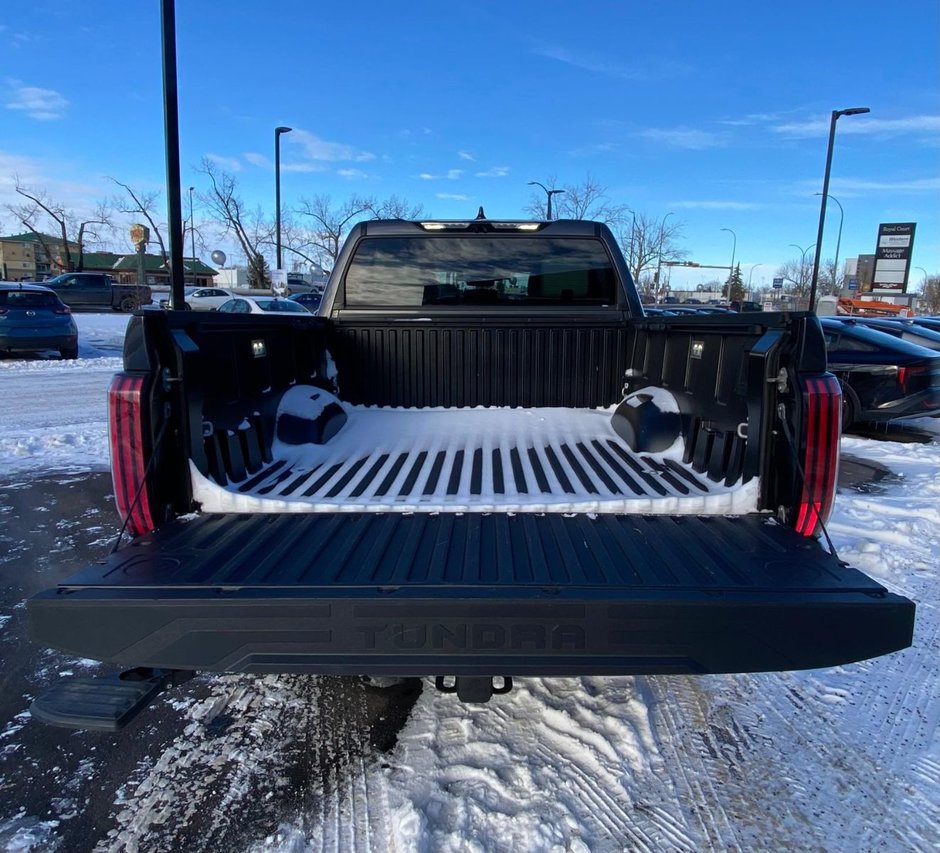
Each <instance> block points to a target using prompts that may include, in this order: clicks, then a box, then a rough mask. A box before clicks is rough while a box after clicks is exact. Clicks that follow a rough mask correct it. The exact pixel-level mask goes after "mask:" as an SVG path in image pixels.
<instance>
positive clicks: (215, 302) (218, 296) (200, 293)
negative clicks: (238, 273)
mask: <svg viewBox="0 0 940 853" xmlns="http://www.w3.org/2000/svg"><path fill="white" fill-rule="evenodd" d="M234 295H235V294H234V293H232V291H230V290H223V289H222V288H221V287H195V288H193V289H192V290H187V293H186V304H187V305H188V306H189V307H190V308H192V309H193V311H216V310H218V309H219V308H220V307H221V306H222V305H223V304H225V303H226V302H228V301H229V299H231V298H232V297H233V296H234Z"/></svg>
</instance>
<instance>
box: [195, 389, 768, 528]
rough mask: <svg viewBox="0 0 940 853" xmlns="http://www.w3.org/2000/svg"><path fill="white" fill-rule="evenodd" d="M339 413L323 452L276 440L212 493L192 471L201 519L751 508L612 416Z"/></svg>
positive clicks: (738, 494)
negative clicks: (205, 515)
mask: <svg viewBox="0 0 940 853" xmlns="http://www.w3.org/2000/svg"><path fill="white" fill-rule="evenodd" d="M294 390H295V391H297V392H298V395H296V396H295V400H296V398H297V396H303V395H304V394H306V392H307V391H312V392H313V395H314V396H316V395H317V394H320V400H319V402H318V404H317V406H318V408H317V409H315V410H314V412H313V414H315V413H316V411H319V409H320V408H322V406H323V405H329V404H334V405H335V404H336V403H338V401H337V400H336V398H335V397H333V396H332V395H329V394H325V393H323V392H318V391H317V389H300V388H297V389H294ZM308 396H309V395H308ZM282 408H283V407H282ZM287 408H288V409H289V408H290V406H288V407H287ZM343 410H344V411H345V413H346V416H347V417H348V421H347V422H346V424H345V426H343V427H342V428H341V429H340V430H339V432H338V433H337V434H336V435H335V436H333V437H331V438H330V440H329V441H327V442H326V443H325V444H314V443H305V444H303V445H297V444H293V445H291V444H287V443H285V442H284V441H281V440H278V439H275V441H274V444H273V448H272V451H273V460H272V462H271V463H270V464H268V465H266V466H264V467H263V468H262V470H260V471H258V472H256V473H254V474H251V475H247V474H246V476H244V477H243V478H242V479H241V480H240V481H233V482H229V483H226V484H225V485H221V484H219V483H217V482H215V481H214V480H213V479H212V478H211V477H210V476H206V475H204V474H202V473H200V472H199V471H198V470H197V468H196V466H195V465H194V464H191V466H190V468H191V474H192V481H193V498H194V500H196V501H197V502H198V503H199V504H200V505H201V507H202V509H203V511H205V512H311V511H312V512H364V511H365V512H367V511H383V512H388V511H394V512H493V511H496V512H561V513H565V512H599V513H629V514H639V515H651V514H657V515H660V514H661V515H681V514H728V515H742V514H745V513H748V512H753V511H754V510H755V509H756V505H757V481H756V480H751V481H750V482H745V481H744V479H743V478H742V477H741V476H740V475H737V479H736V480H734V481H733V482H732V481H729V477H730V476H735V475H733V474H729V475H728V476H726V477H725V478H724V479H721V480H717V481H716V480H713V479H711V478H710V477H709V476H708V474H707V473H700V472H697V471H695V470H694V469H693V467H692V465H690V464H688V463H687V462H684V461H683V449H684V446H683V443H682V441H681V439H679V440H677V441H676V442H675V443H674V445H673V446H672V447H670V448H668V449H667V450H666V451H664V452H661V453H637V452H635V451H633V450H631V448H630V447H629V445H628V444H627V443H626V442H625V441H624V440H623V438H621V437H620V436H619V435H618V434H617V432H616V431H615V430H614V428H613V427H612V425H611V413H612V411H613V409H567V408H535V409H525V408H483V407H479V408H468V409H445V408H427V409H402V408H377V407H366V406H349V405H346V404H343ZM282 414H283V412H281V413H279V418H280V417H281V416H282ZM308 414H310V413H308ZM311 416H312V415H311Z"/></svg>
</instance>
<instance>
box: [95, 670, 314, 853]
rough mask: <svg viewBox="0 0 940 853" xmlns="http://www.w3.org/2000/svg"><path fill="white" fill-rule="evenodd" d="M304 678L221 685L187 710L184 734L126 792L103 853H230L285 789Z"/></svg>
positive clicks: (221, 681) (216, 681) (218, 681)
mask: <svg viewBox="0 0 940 853" xmlns="http://www.w3.org/2000/svg"><path fill="white" fill-rule="evenodd" d="M299 678H300V677H298V676H266V677H263V678H256V677H251V676H222V677H216V678H213V679H212V682H211V684H210V695H209V697H208V698H206V699H204V700H201V701H197V702H195V703H192V704H190V705H189V706H188V707H186V708H185V714H186V716H187V717H188V722H187V723H186V724H185V728H184V730H183V733H182V734H180V735H179V736H177V737H176V738H175V740H174V741H173V742H172V743H171V744H170V746H169V747H168V748H167V749H165V750H164V752H163V753H162V754H161V755H160V756H159V757H158V758H157V759H156V760H155V761H154V762H153V763H152V764H151V765H150V766H148V767H144V768H141V771H140V777H139V778H137V779H133V780H129V782H128V783H127V784H126V785H125V786H124V787H123V788H122V789H121V790H120V791H119V793H118V800H117V806H118V808H119V810H118V811H117V813H116V815H115V822H116V824H117V825H116V828H115V829H113V830H111V832H109V833H108V835H107V837H105V838H103V839H101V840H100V841H99V842H98V844H97V845H96V846H95V850H96V851H99V853H118V851H136V850H147V851H163V850H167V851H175V850H179V849H187V850H197V851H198V850H217V849H224V847H225V845H226V844H227V843H230V842H229V841H227V839H230V836H232V835H235V834H240V833H242V832H243V831H244V825H239V820H238V819H239V818H240V817H243V816H244V812H245V811H247V810H248V809H249V807H251V808H252V809H257V806H258V803H259V801H260V802H261V803H262V804H263V803H264V802H265V795H266V794H268V795H271V797H269V798H273V792H274V791H276V790H277V789H278V788H279V787H280V783H281V781H282V780H280V778H279V777H277V776H276V775H275V774H274V772H273V771H274V770H275V769H276V768H277V767H278V766H279V764H280V763H281V761H282V758H283V755H282V751H283V748H284V746H285V744H286V743H288V742H290V740H291V739H292V738H293V737H295V736H296V734H297V731H296V727H295V725H294V723H293V721H294V720H296V718H297V715H296V714H295V713H294V711H295V707H296V701H297V695H298V692H299V691H298V689H297V687H298V679H299ZM270 783H273V785H272V786H271V787H268V785H269V784H270ZM266 787H267V788H268V790H267V791H265V790H264V789H265V788H266ZM268 811H269V810H268ZM260 812H261V813H259V814H252V815H251V817H252V820H255V821H257V820H260V819H263V817H264V814H265V810H264V809H263V808H262V809H261V810H260Z"/></svg>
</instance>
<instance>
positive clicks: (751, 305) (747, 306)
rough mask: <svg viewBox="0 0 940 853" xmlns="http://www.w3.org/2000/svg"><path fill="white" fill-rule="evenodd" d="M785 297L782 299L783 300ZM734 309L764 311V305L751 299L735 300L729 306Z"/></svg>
mask: <svg viewBox="0 0 940 853" xmlns="http://www.w3.org/2000/svg"><path fill="white" fill-rule="evenodd" d="M782 301H783V299H781V302H782ZM729 307H730V308H731V310H732V311H763V310H764V306H763V305H761V304H760V302H752V301H751V300H750V299H741V300H737V299H735V300H733V301H732V302H731V304H730V306H729Z"/></svg>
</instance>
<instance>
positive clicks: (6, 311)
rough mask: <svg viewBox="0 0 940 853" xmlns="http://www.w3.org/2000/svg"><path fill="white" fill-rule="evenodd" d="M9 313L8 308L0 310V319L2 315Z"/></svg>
mask: <svg viewBox="0 0 940 853" xmlns="http://www.w3.org/2000/svg"><path fill="white" fill-rule="evenodd" d="M9 313H10V309H9V308H0V317H2V316H3V315H4V314H9Z"/></svg>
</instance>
